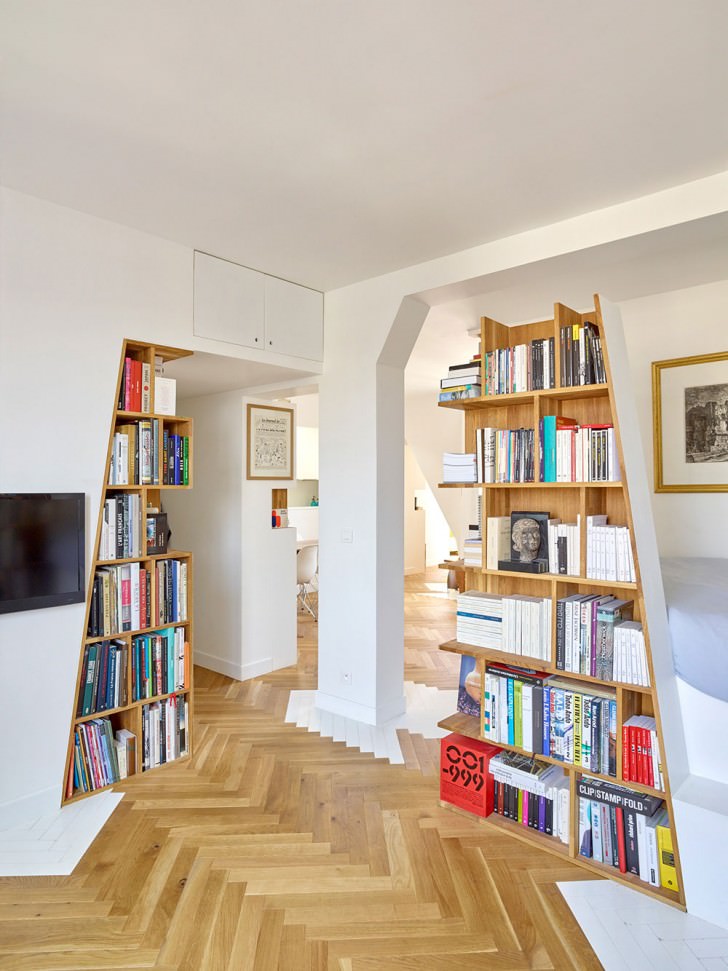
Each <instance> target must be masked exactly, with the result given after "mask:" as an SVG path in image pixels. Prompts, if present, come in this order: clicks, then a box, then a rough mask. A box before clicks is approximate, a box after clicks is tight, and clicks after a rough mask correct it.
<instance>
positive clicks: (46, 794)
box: [0, 786, 61, 830]
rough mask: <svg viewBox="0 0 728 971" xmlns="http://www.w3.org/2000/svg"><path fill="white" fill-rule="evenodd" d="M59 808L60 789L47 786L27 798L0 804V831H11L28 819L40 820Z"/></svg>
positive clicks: (23, 797)
mask: <svg viewBox="0 0 728 971" xmlns="http://www.w3.org/2000/svg"><path fill="white" fill-rule="evenodd" d="M60 808H61V787H60V786H49V787H48V788H47V789H41V790H39V791H38V792H32V793H31V794H30V795H29V796H21V798H20V799H13V800H11V801H10V802H3V803H0V830H3V829H11V828H12V827H13V826H17V825H18V823H23V822H25V821H26V820H28V819H35V818H38V819H40V817H41V816H47V815H49V813H54V812H57V811H58V810H59V809H60Z"/></svg>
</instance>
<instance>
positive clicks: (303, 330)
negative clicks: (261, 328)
mask: <svg viewBox="0 0 728 971" xmlns="http://www.w3.org/2000/svg"><path fill="white" fill-rule="evenodd" d="M323 317H324V295H323V294H322V293H319V291H318V290H309V288H308V287H300V286H298V285H297V284H295V283H288V282H287V281H286V280H278V279H276V277H272V276H267V277H266V278H265V346H266V348H267V350H269V351H276V352H277V353H278V354H290V355H291V356H292V357H306V358H308V359H309V360H312V361H321V360H323V352H324V346H323Z"/></svg>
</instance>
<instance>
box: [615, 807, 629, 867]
mask: <svg viewBox="0 0 728 971" xmlns="http://www.w3.org/2000/svg"><path fill="white" fill-rule="evenodd" d="M614 812H615V815H616V817H617V860H618V861H619V870H620V873H626V872H627V847H626V845H625V842H624V812H623V810H622V807H621V806H615V807H614Z"/></svg>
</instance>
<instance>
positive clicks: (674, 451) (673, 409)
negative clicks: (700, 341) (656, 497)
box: [652, 351, 728, 492]
mask: <svg viewBox="0 0 728 971" xmlns="http://www.w3.org/2000/svg"><path fill="white" fill-rule="evenodd" d="M652 412H653V422H654V460H655V492H728V351H727V352H721V353H719V354H702V355H697V356H695V357H679V358H675V359H673V360H671V361H655V362H654V363H653V365H652Z"/></svg>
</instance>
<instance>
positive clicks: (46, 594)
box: [0, 492, 86, 614]
mask: <svg viewBox="0 0 728 971" xmlns="http://www.w3.org/2000/svg"><path fill="white" fill-rule="evenodd" d="M85 523H86V514H85V496H84V494H83V493H82V492H63V493H61V492H57V493H43V492H38V493H28V492H25V493H17V492H16V493H4V494H0V613H2V614H7V613H11V612H12V611H15V610H35V609H36V608H38V607H56V606H58V605H60V604H73V603H83V601H84V600H85V598H86V596H85V549H86V536H85Z"/></svg>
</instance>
